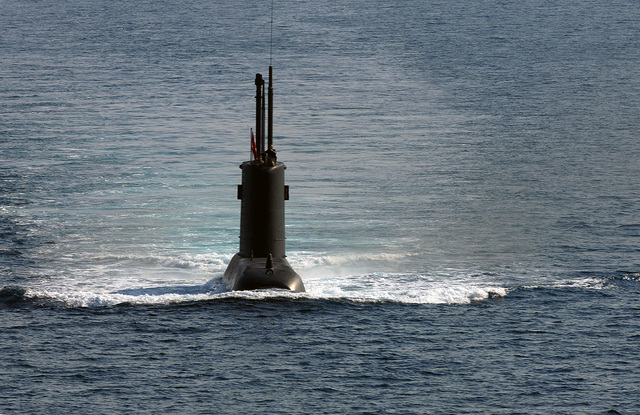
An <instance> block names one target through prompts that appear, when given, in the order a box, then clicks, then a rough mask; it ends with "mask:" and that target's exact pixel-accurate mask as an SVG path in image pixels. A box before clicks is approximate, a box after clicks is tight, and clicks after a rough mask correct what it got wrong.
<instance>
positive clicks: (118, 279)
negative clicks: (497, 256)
mask: <svg viewBox="0 0 640 415" xmlns="http://www.w3.org/2000/svg"><path fill="white" fill-rule="evenodd" d="M231 256H232V255H221V254H217V253H210V254H194V255H188V254H181V255H179V256H176V257H170V256H166V257H165V256H161V255H135V254H131V255H129V254H126V255H101V256H98V257H95V256H94V257H92V258H85V260H87V262H88V263H91V264H92V265H90V266H86V267H84V268H78V269H75V270H74V271H69V272H66V273H65V274H64V275H58V276H57V277H53V278H51V277H50V278H47V279H44V280H41V281H39V282H37V283H35V284H34V285H33V286H31V287H28V289H27V292H26V293H25V295H26V296H27V297H38V298H48V299H51V300H54V301H59V302H62V303H64V304H66V305H68V306H71V307H104V306H113V305H117V304H125V303H126V304H134V305H135V304H169V303H179V302H193V301H205V300H215V299H221V298H245V299H255V300H261V299H265V298H274V297H283V296H284V297H290V298H310V299H346V300H350V301H367V302H371V301H373V302H379V301H390V302H401V303H411V304H469V303H471V302H475V301H483V300H486V299H488V298H491V297H495V296H505V295H507V293H508V289H507V288H505V287H503V286H501V285H500V284H498V283H497V282H495V280H489V279H487V277H482V276H479V274H478V273H471V272H468V271H467V272H465V271H453V270H447V271H446V272H442V271H440V272H439V273H435V274H432V275H429V274H424V273H390V272H381V271H377V272H371V271H369V270H370V269H376V268H378V267H381V268H384V267H386V266H389V265H393V264H394V263H397V262H398V261H401V260H402V259H403V258H404V257H406V256H407V255H406V254H401V255H399V254H375V255H372V254H350V255H339V256H329V255H320V256H319V255H317V254H316V255H313V254H312V253H299V254H298V255H297V256H292V257H290V258H289V259H290V262H291V264H292V265H293V267H294V269H296V270H297V271H298V272H299V273H300V275H301V276H302V278H303V281H304V283H305V286H306V289H307V292H306V293H303V294H300V293H289V292H286V291H277V290H263V291H250V292H231V293H230V292H226V290H225V288H224V285H223V284H222V281H221V277H222V273H223V272H224V269H226V265H227V263H228V261H229V260H230V259H231Z"/></svg>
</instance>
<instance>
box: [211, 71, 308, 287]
mask: <svg viewBox="0 0 640 415" xmlns="http://www.w3.org/2000/svg"><path fill="white" fill-rule="evenodd" d="M255 83H256V129H255V132H256V133H255V144H254V142H253V140H252V145H251V147H252V149H251V152H252V155H253V157H252V158H253V160H249V161H245V162H243V163H242V164H241V165H240V168H241V169H242V184H241V185H239V186H238V199H240V200H241V203H240V250H239V252H238V253H237V254H235V255H234V257H233V258H232V259H231V262H230V263H229V265H228V267H227V270H226V271H225V273H224V276H223V278H222V280H223V282H224V284H225V286H226V287H227V289H228V290H256V289H270V288H279V289H286V290H291V291H298V292H304V291H305V289H304V284H303V283H302V278H300V276H299V275H298V274H297V273H296V272H295V271H294V270H293V268H292V267H291V265H289V262H288V261H287V259H286V255H285V232H284V223H285V221H284V216H285V212H284V202H285V200H288V199H289V187H288V186H286V185H285V182H284V170H285V169H286V168H287V167H286V166H285V165H284V163H282V162H280V161H278V160H277V157H276V151H275V149H274V148H273V68H272V67H271V66H269V86H268V89H267V96H266V97H265V93H264V92H265V88H264V79H263V78H262V75H261V74H256V81H255ZM265 98H266V101H267V102H266V104H267V105H266V107H267V114H268V118H267V120H266V121H267V122H266V130H267V131H266V136H267V137H266V138H267V142H266V143H265V118H266V117H265ZM265 144H266V145H265Z"/></svg>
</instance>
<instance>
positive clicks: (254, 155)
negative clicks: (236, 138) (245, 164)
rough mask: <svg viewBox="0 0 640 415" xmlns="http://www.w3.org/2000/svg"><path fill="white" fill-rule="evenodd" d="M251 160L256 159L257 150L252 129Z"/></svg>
mask: <svg viewBox="0 0 640 415" xmlns="http://www.w3.org/2000/svg"><path fill="white" fill-rule="evenodd" d="M251 156H252V158H251V160H253V159H257V158H258V149H257V148H256V137H255V136H254V135H253V128H252V129H251Z"/></svg>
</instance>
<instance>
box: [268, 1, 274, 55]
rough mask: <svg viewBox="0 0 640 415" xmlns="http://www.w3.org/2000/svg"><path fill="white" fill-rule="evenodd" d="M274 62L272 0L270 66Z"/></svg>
mask: <svg viewBox="0 0 640 415" xmlns="http://www.w3.org/2000/svg"><path fill="white" fill-rule="evenodd" d="M272 62H273V0H271V39H270V40H269V66H272Z"/></svg>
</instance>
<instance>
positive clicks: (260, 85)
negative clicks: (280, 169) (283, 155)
mask: <svg viewBox="0 0 640 415" xmlns="http://www.w3.org/2000/svg"><path fill="white" fill-rule="evenodd" d="M263 89H264V80H263V79H262V74H259V73H257V74H256V150H257V153H258V157H257V159H258V160H259V159H260V158H261V157H262V152H263V151H264V148H262V147H264V144H263V140H262V137H264V131H263V129H264V119H263V118H264V115H263V114H262V102H263V101H264V99H263V96H262V91H263Z"/></svg>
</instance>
